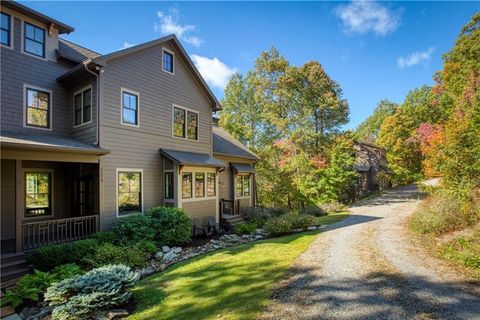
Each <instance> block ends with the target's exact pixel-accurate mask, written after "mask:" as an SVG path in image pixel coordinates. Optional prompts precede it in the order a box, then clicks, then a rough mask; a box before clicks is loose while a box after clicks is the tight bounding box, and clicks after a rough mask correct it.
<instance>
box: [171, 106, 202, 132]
mask: <svg viewBox="0 0 480 320" xmlns="http://www.w3.org/2000/svg"><path fill="white" fill-rule="evenodd" d="M173 136H174V137H177V138H187V139H188V140H198V113H197V112H195V111H190V110H186V109H182V108H179V107H174V108H173Z"/></svg>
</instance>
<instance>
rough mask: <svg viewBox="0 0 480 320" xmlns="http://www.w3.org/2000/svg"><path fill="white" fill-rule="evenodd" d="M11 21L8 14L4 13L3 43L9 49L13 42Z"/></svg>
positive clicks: (2, 26)
mask: <svg viewBox="0 0 480 320" xmlns="http://www.w3.org/2000/svg"><path fill="white" fill-rule="evenodd" d="M10 19H11V17H10V16H9V15H8V14H6V13H3V12H2V25H1V28H0V30H1V33H2V34H1V43H2V44H3V45H6V46H7V47H10V42H11V39H10V26H11V24H10Z"/></svg>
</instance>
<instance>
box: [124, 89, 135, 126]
mask: <svg viewBox="0 0 480 320" xmlns="http://www.w3.org/2000/svg"><path fill="white" fill-rule="evenodd" d="M122 123H123V124H128V125H133V126H138V94H137V93H133V92H129V91H126V90H123V91H122Z"/></svg>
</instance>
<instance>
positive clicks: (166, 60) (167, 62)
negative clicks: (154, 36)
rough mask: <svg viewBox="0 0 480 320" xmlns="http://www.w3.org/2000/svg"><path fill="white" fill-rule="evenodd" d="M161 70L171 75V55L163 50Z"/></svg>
mask: <svg viewBox="0 0 480 320" xmlns="http://www.w3.org/2000/svg"><path fill="white" fill-rule="evenodd" d="M163 70H164V71H167V72H169V73H172V74H173V53H171V52H169V51H167V50H165V49H164V50H163Z"/></svg>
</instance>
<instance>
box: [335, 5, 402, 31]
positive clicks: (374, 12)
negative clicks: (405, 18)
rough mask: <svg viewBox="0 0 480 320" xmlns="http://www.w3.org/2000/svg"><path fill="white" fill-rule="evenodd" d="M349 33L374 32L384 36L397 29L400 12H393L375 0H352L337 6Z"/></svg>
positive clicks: (337, 13)
mask: <svg viewBox="0 0 480 320" xmlns="http://www.w3.org/2000/svg"><path fill="white" fill-rule="evenodd" d="M335 14H336V15H337V16H338V17H339V18H340V19H341V20H342V23H343V27H344V28H345V31H346V32H347V33H359V34H364V33H368V32H373V33H375V34H377V35H380V36H384V35H386V34H388V33H390V32H393V31H395V30H397V28H398V26H399V24H400V12H399V11H398V12H392V11H391V10H389V9H388V8H387V7H385V6H383V5H381V4H379V3H377V2H375V1H352V2H350V3H349V4H346V5H339V6H337V7H336V8H335Z"/></svg>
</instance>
